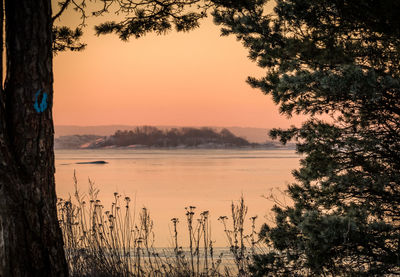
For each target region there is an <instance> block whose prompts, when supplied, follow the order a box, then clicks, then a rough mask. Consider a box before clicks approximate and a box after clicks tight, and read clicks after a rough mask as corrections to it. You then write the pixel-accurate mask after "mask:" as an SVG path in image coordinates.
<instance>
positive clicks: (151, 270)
mask: <svg viewBox="0 0 400 277" xmlns="http://www.w3.org/2000/svg"><path fill="white" fill-rule="evenodd" d="M74 185H75V193H74V196H73V197H70V199H68V200H65V199H59V201H58V216H59V221H60V226H61V229H62V232H63V236H64V244H65V252H66V257H67V261H68V264H69V268H70V275H71V276H72V277H77V276H82V277H94V276H96V277H103V276H104V277H111V276H122V277H125V276H171V277H174V276H195V277H208V276H217V277H218V276H248V275H249V274H248V271H247V268H248V265H249V263H250V261H251V256H252V255H253V254H254V253H256V252H257V253H260V251H262V249H261V248H260V247H259V243H258V241H257V239H256V236H257V233H256V231H255V220H256V217H251V218H250V223H251V233H250V234H249V235H245V228H244V225H245V219H246V215H247V206H246V205H245V202H244V199H243V197H241V199H240V200H239V202H238V203H237V204H235V203H232V216H231V219H229V218H228V217H226V216H222V217H220V218H219V220H220V221H221V223H222V224H223V226H224V231H225V234H226V237H227V241H228V243H229V245H228V248H229V250H230V255H229V256H230V257H226V256H224V255H223V254H222V253H221V254H219V255H218V256H217V257H215V249H214V246H213V241H212V240H211V228H210V224H209V212H208V211H203V212H201V213H200V214H199V216H198V217H196V212H195V210H196V207H193V206H190V207H187V208H186V225H187V231H188V234H189V243H188V244H189V246H188V248H183V247H182V246H180V245H179V243H178V237H179V233H178V224H179V223H180V222H179V220H178V218H173V219H171V221H172V224H173V234H172V241H173V242H174V247H173V248H170V249H163V250H159V249H156V248H155V247H154V245H153V243H154V233H153V229H152V228H153V221H152V219H151V217H150V212H149V211H148V210H147V209H146V208H143V209H142V210H141V211H140V212H139V214H138V216H137V218H135V217H134V216H133V214H134V212H131V201H130V198H129V197H125V198H122V197H121V196H120V195H119V194H118V193H114V200H113V202H112V204H111V207H110V209H109V210H106V209H105V208H104V207H103V205H102V203H101V201H100V200H99V199H98V197H97V196H98V192H99V191H98V190H97V189H96V187H95V186H94V184H93V182H91V181H90V180H89V190H88V194H87V196H86V197H83V196H82V195H81V194H80V193H79V191H78V183H77V179H76V176H75V174H74ZM232 260H233V261H234V263H232Z"/></svg>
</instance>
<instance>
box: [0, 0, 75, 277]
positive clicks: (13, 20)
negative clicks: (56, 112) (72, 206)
mask: <svg viewBox="0 0 400 277" xmlns="http://www.w3.org/2000/svg"><path fill="white" fill-rule="evenodd" d="M5 18H6V56H7V67H6V80H5V85H4V93H2V95H1V96H0V101H1V103H0V276H4V277H5V276H67V275H68V270H67V264H66V261H65V256H64V250H63V241H62V235H61V230H60V228H59V225H58V220H57V212H56V194H55V182H54V171H55V169H54V150H53V133H54V128H53V119H52V103H53V72H52V66H53V65H52V31H51V29H52V21H51V0H35V1H33V0H5ZM35 102H36V105H35ZM46 104H47V105H46Z"/></svg>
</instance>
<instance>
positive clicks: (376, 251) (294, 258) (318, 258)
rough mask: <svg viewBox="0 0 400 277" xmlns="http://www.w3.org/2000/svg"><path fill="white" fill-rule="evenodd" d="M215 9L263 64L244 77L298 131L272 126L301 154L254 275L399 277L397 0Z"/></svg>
mask: <svg viewBox="0 0 400 277" xmlns="http://www.w3.org/2000/svg"><path fill="white" fill-rule="evenodd" d="M246 2H249V3H250V4H249V5H247V7H241V8H239V9H238V8H225V9H220V10H218V11H216V12H215V13H214V15H215V21H216V22H217V23H218V24H221V25H222V26H223V34H224V35H230V34H233V35H236V37H237V38H238V39H239V40H241V41H242V42H243V44H244V46H245V47H247V48H248V49H249V57H250V58H251V59H252V60H253V61H255V62H256V63H257V64H258V65H259V66H260V67H262V68H265V70H266V75H265V77H263V78H258V79H257V78H249V79H248V82H249V83H250V84H251V85H252V86H253V87H255V88H259V89H261V90H262V91H263V92H264V93H265V94H268V95H272V97H273V100H274V101H275V103H276V104H277V105H279V107H280V111H281V113H282V114H285V115H287V116H292V115H294V114H306V115H308V116H309V120H308V121H307V122H305V123H304V124H303V125H302V126H301V127H298V128H296V127H292V128H290V129H289V130H282V129H275V130H273V131H272V132H271V135H272V137H274V138H278V139H280V140H281V141H282V142H283V143H286V142H287V141H289V140H291V139H295V140H297V151H298V152H299V153H302V154H303V157H304V158H303V159H302V160H301V166H300V168H299V169H298V170H295V171H294V173H293V174H294V177H295V178H296V182H295V183H293V184H291V185H290V186H289V187H288V194H289V196H290V197H291V198H292V200H293V202H294V204H293V205H292V206H290V207H280V206H278V205H277V206H275V207H274V213H275V221H276V222H275V223H276V224H275V225H271V226H268V225H266V224H265V225H264V226H263V228H262V230H261V237H262V238H263V240H264V241H265V242H266V243H267V244H268V245H270V246H271V247H272V249H273V250H272V251H271V252H270V253H268V254H266V255H258V256H255V257H254V263H253V265H252V267H251V271H252V272H253V273H254V275H255V276H267V275H268V276H384V275H390V274H396V275H398V274H400V243H399V240H400V229H399V228H400V67H399V64H400V17H399V16H398V15H399V13H400V2H398V1H390V0H277V1H276V6H275V8H274V12H273V13H270V14H269V13H268V12H267V11H266V10H265V5H266V2H267V1H262V0H260V1H257V0H255V1H246Z"/></svg>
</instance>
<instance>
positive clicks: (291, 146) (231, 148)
mask: <svg viewBox="0 0 400 277" xmlns="http://www.w3.org/2000/svg"><path fill="white" fill-rule="evenodd" d="M54 149H55V150H295V149H296V146H295V145H294V144H290V145H286V146H265V145H259V146H242V147H238V146H218V147H206V146H177V147H155V146H140V147H127V146H112V147H110V146H108V147H98V148H54Z"/></svg>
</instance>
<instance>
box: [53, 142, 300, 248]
mask: <svg viewBox="0 0 400 277" xmlns="http://www.w3.org/2000/svg"><path fill="white" fill-rule="evenodd" d="M96 160H104V161H107V162H108V164H103V165H101V164H100V165H99V164H76V163H77V162H86V161H96ZM298 165H299V156H298V155H296V154H295V152H294V151H293V150H197V149H196V150H115V149H113V150H56V187H57V193H58V196H59V197H67V196H68V195H69V194H71V195H72V194H73V182H72V176H73V172H74V170H76V174H77V177H78V182H79V188H80V190H81V191H82V192H85V191H86V190H87V187H88V182H87V180H88V178H90V179H91V180H93V181H95V183H96V186H97V187H98V188H99V189H100V193H99V197H100V199H101V200H102V202H103V204H104V205H105V206H106V207H109V205H110V203H111V201H112V198H113V193H114V192H119V193H120V194H122V195H123V196H130V197H131V199H135V198H136V210H138V209H140V208H142V207H143V206H146V207H147V208H148V209H149V210H150V213H151V215H152V218H153V220H154V231H155V235H156V245H157V246H163V247H164V246H170V245H171V243H170V232H171V228H172V225H171V222H170V219H171V218H173V217H178V218H179V219H180V222H181V223H180V225H179V229H180V233H181V234H182V233H183V232H184V231H185V230H186V229H185V228H186V225H185V224H184V222H185V209H184V208H185V207H186V206H189V205H192V206H196V207H197V209H196V211H197V212H198V213H199V212H201V211H204V210H209V211H210V215H211V219H212V233H213V240H216V245H219V246H224V245H226V239H225V237H224V234H223V231H222V226H221V224H220V223H219V222H218V221H217V218H218V217H219V216H221V215H227V216H229V215H230V203H231V202H232V200H237V199H239V197H240V195H241V194H243V195H244V197H245V201H246V203H247V205H248V206H249V211H248V215H247V217H248V218H249V217H251V216H254V215H258V223H259V224H258V225H260V224H261V223H263V222H266V221H267V219H266V218H265V216H266V215H268V213H269V210H270V208H271V207H272V202H271V201H269V200H266V199H265V198H263V197H262V195H267V194H269V193H270V190H271V189H273V188H274V189H275V188H280V189H282V190H283V189H285V187H286V185H287V184H288V183H290V182H292V181H293V177H292V176H291V171H292V170H293V169H295V168H297V167H298ZM185 240H186V238H185V237H184V236H182V237H181V241H182V244H184V241H185Z"/></svg>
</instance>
